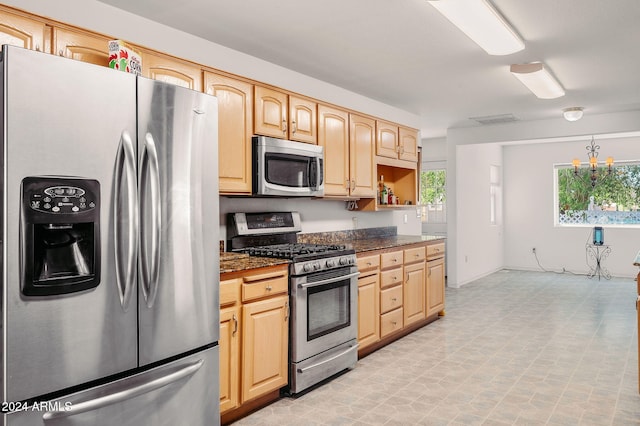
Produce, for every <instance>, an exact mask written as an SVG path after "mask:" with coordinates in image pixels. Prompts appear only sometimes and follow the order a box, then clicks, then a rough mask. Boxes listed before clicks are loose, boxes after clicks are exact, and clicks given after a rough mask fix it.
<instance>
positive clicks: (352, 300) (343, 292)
mask: <svg viewBox="0 0 640 426" xmlns="http://www.w3.org/2000/svg"><path fill="white" fill-rule="evenodd" d="M358 275H359V273H358V269H357V268H356V267H346V268H339V269H334V270H331V271H325V272H318V273H312V274H308V275H303V276H298V277H292V278H291V320H292V321H291V354H290V355H291V361H292V362H300V361H302V360H304V359H307V358H309V357H311V356H314V355H317V354H319V353H321V352H324V351H326V350H329V349H331V348H334V347H336V346H338V345H340V344H342V343H345V342H348V341H349V340H353V339H356V338H357V337H358V323H357V318H358Z"/></svg>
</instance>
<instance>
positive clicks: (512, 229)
mask: <svg viewBox="0 0 640 426" xmlns="http://www.w3.org/2000/svg"><path fill="white" fill-rule="evenodd" d="M589 141H590V137H588V138H583V139H582V140H580V141H574V142H555V143H541V144H527V145H507V146H505V147H504V197H505V212H506V217H505V238H504V242H505V244H504V252H505V262H504V265H505V267H507V268H515V269H533V270H539V269H540V268H539V266H538V264H537V263H536V259H535V257H534V256H533V254H532V253H531V249H532V248H533V247H535V248H536V252H537V254H538V259H539V261H540V264H541V265H542V267H543V268H545V269H549V270H554V271H562V268H565V269H566V270H568V271H572V272H576V273H587V272H588V271H589V267H588V266H587V263H586V253H585V243H586V242H587V241H588V239H589V238H590V237H591V230H592V226H584V227H557V226H554V206H555V199H554V195H553V182H554V171H553V166H554V164H558V163H565V164H566V163H570V162H571V160H572V159H573V158H579V159H580V160H581V161H586V159H587V155H586V154H587V151H586V149H585V147H586V146H587V145H589ZM597 143H598V145H600V157H601V158H603V157H604V158H606V157H607V156H613V157H614V159H616V160H640V137H638V136H635V137H626V138H614V139H606V140H601V139H600V140H597ZM604 228H605V231H604V236H605V243H606V244H609V245H611V247H612V251H611V254H610V256H609V257H608V258H607V259H606V260H605V261H604V262H603V265H604V266H605V267H606V268H607V269H608V270H609V271H610V272H611V274H613V275H614V276H620V277H634V276H635V275H636V273H637V267H634V266H633V264H632V263H633V260H634V259H635V256H636V253H638V250H640V228H633V229H630V228H621V227H616V226H605V227H604Z"/></svg>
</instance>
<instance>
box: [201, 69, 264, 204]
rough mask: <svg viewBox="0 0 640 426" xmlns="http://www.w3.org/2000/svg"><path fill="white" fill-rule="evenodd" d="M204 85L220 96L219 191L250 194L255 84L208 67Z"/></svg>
mask: <svg viewBox="0 0 640 426" xmlns="http://www.w3.org/2000/svg"><path fill="white" fill-rule="evenodd" d="M204 89H205V92H206V93H208V94H210V95H214V96H217V98H218V160H219V161H218V169H219V171H218V174H219V177H220V192H221V193H223V194H251V173H252V170H251V136H252V135H253V84H251V83H248V82H245V81H242V80H238V79H235V78H231V77H226V76H223V75H220V74H215V73H212V72H209V71H205V72H204Z"/></svg>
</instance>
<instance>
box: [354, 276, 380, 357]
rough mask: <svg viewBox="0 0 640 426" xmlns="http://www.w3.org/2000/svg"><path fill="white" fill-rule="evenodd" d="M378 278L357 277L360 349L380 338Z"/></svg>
mask: <svg viewBox="0 0 640 426" xmlns="http://www.w3.org/2000/svg"><path fill="white" fill-rule="evenodd" d="M379 299H380V278H379V275H378V274H377V273H376V274H372V275H369V276H366V277H363V278H359V279H358V345H359V348H360V349H362V348H364V347H365V346H369V345H370V344H372V343H375V342H377V341H378V340H380V308H379V306H380V301H379Z"/></svg>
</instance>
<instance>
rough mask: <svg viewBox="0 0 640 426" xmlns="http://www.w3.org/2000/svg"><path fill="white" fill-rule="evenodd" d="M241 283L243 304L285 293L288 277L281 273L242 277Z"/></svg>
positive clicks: (287, 288)
mask: <svg viewBox="0 0 640 426" xmlns="http://www.w3.org/2000/svg"><path fill="white" fill-rule="evenodd" d="M242 281H243V282H242V301H243V302H246V301H248V300H254V299H260V298H262V297H267V296H272V295H275V294H281V293H287V291H288V290H289V277H288V276H287V273H286V272H283V271H278V272H275V273H274V272H270V273H266V274H258V275H248V276H246V277H243V278H242Z"/></svg>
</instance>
